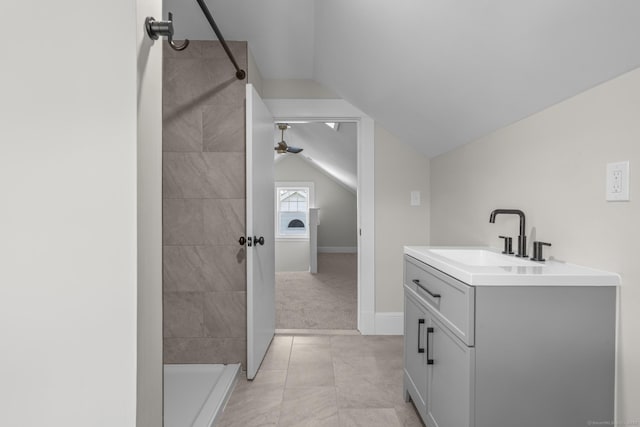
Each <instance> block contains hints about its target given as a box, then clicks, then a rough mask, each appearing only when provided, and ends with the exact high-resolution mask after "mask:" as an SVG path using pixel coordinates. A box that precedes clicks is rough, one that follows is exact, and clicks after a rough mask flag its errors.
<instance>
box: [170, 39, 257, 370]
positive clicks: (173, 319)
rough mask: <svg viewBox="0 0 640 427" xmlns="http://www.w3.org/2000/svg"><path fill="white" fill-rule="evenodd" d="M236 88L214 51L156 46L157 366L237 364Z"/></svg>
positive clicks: (241, 314) (213, 45)
mask: <svg viewBox="0 0 640 427" xmlns="http://www.w3.org/2000/svg"><path fill="white" fill-rule="evenodd" d="M229 45H230V48H231V50H232V51H233V53H234V55H235V57H236V60H237V61H238V64H239V65H240V67H241V68H243V69H244V70H246V69H247V45H246V43H245V42H229ZM245 83H246V81H241V80H237V79H236V77H235V70H234V68H233V66H232V65H231V62H230V61H229V59H228V58H227V56H226V54H225V52H224V50H223V49H222V47H221V45H220V43H219V42H217V41H191V44H190V45H189V47H188V48H187V49H186V50H184V51H182V52H175V51H173V50H172V49H170V48H169V47H168V45H167V44H166V43H165V44H164V68H163V136H162V146H163V172H162V181H163V207H162V208H163V257H164V260H163V309H164V313H163V329H164V363H238V362H242V363H243V364H244V363H245V360H246V272H245V252H244V248H243V247H242V246H240V245H239V243H238V239H239V238H240V236H242V235H244V230H245V103H244V101H245Z"/></svg>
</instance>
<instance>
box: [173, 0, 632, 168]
mask: <svg viewBox="0 0 640 427" xmlns="http://www.w3.org/2000/svg"><path fill="white" fill-rule="evenodd" d="M206 1H207V4H208V5H209V7H210V9H211V11H212V13H213V15H214V17H215V19H216V21H217V23H218V25H219V27H220V29H221V30H222V33H223V34H224V36H225V38H227V39H229V40H247V41H248V42H249V46H250V49H251V51H252V53H253V56H254V57H255V60H256V63H257V65H258V68H259V69H260V71H261V73H262V75H263V77H264V78H266V79H314V80H316V81H318V82H320V83H322V84H323V85H325V86H326V87H328V88H329V89H331V90H333V91H334V92H335V93H337V94H338V95H340V96H341V97H342V98H344V99H346V100H347V101H349V102H351V103H352V104H353V105H355V106H356V107H358V108H359V109H361V110H363V111H364V112H366V113H367V114H369V115H370V116H371V117H373V118H374V119H375V120H376V121H378V122H380V123H381V124H382V125H383V126H384V127H386V128H387V129H388V130H390V131H391V132H392V133H394V134H395V135H396V136H397V137H399V138H400V139H401V140H403V141H405V142H406V143H409V144H411V145H413V146H414V147H416V148H417V149H419V150H420V151H422V152H423V153H425V154H426V155H428V156H436V155H438V154H440V153H443V152H446V151H448V150H451V149H453V148H455V147H457V146H459V145H462V144H465V143H468V142H470V141H473V140H475V139H477V138H479V137H481V136H483V135H486V134H488V133H490V132H492V131H493V130H495V129H498V128H501V127H503V126H505V125H508V124H510V123H513V122H515V121H517V120H519V119H522V118H524V117H526V116H528V115H531V114H533V113H536V112H538V111H541V110H543V109H545V108H547V107H549V106H551V105H553V104H555V103H558V102H560V101H562V100H564V99H567V98H569V97H571V96H573V95H576V94H578V93H580V92H582V91H584V90H587V89H589V88H591V87H593V86H595V85H597V84H599V83H601V82H604V81H606V80H609V79H611V78H613V77H616V76H618V75H620V74H623V73H625V72H627V71H629V70H632V69H634V68H637V67H639V66H640V25H639V24H640V1H638V0H535V1H533V0H528V1H522V0H394V1H388V0H387V1H383V0H233V1H231V0H206ZM164 7H165V15H166V13H167V12H169V11H171V12H173V13H174V15H175V16H174V20H175V26H176V33H177V34H176V36H177V38H183V37H188V38H191V39H201V40H207V39H215V36H214V35H213V33H212V31H211V29H210V28H209V27H208V24H207V22H206V20H205V19H204V17H203V16H202V13H201V11H200V9H199V8H198V6H197V4H196V2H195V0H164Z"/></svg>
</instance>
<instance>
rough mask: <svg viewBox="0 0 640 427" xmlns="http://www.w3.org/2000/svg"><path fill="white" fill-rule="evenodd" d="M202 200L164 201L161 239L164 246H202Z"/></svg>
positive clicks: (203, 241)
mask: <svg viewBox="0 0 640 427" xmlns="http://www.w3.org/2000/svg"><path fill="white" fill-rule="evenodd" d="M203 204H204V201H203V200H202V199H164V200H163V201H162V238H163V242H164V244H165V245H202V244H204V243H205V241H206V239H205V237H204V218H203Z"/></svg>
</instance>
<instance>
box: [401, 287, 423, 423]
mask: <svg viewBox="0 0 640 427" xmlns="http://www.w3.org/2000/svg"><path fill="white" fill-rule="evenodd" d="M426 319H427V315H426V310H425V309H424V308H423V307H422V306H420V305H419V304H418V303H417V302H416V301H415V300H414V299H413V298H412V297H410V296H408V295H407V294H405V297H404V382H405V384H404V388H405V393H406V392H407V391H408V392H409V394H410V395H411V398H412V400H413V403H414V404H415V406H416V408H418V411H419V412H420V413H421V415H422V416H424V413H425V408H426V406H425V405H426V394H427V365H426V359H425V354H426V353H425V352H426V348H425V345H426V342H425V338H426V334H425V331H426ZM421 350H422V351H421Z"/></svg>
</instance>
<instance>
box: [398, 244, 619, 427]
mask: <svg viewBox="0 0 640 427" xmlns="http://www.w3.org/2000/svg"><path fill="white" fill-rule="evenodd" d="M404 301H405V348H404V352H405V353H404V357H405V369H404V390H405V391H404V393H405V400H407V401H409V400H412V401H413V402H414V404H415V406H416V409H417V410H418V412H419V414H420V416H421V417H422V420H423V421H424V422H425V424H426V426H427V427H540V426H545V427H584V426H586V425H589V424H590V423H591V424H592V425H595V423H597V422H600V423H605V422H610V421H612V420H613V407H614V378H615V376H614V371H615V311H616V310H615V306H616V288H615V287H613V286H593V285H591V286H579V285H571V286H507V285H502V286H485V285H482V286H469V285H467V284H465V283H462V282H460V281H458V280H456V279H454V278H453V277H451V276H448V275H445V274H443V273H442V272H441V271H439V270H436V269H434V268H433V267H431V266H429V265H427V264H424V263H422V262H421V261H419V260H416V259H414V258H412V257H410V256H405V277H404Z"/></svg>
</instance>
